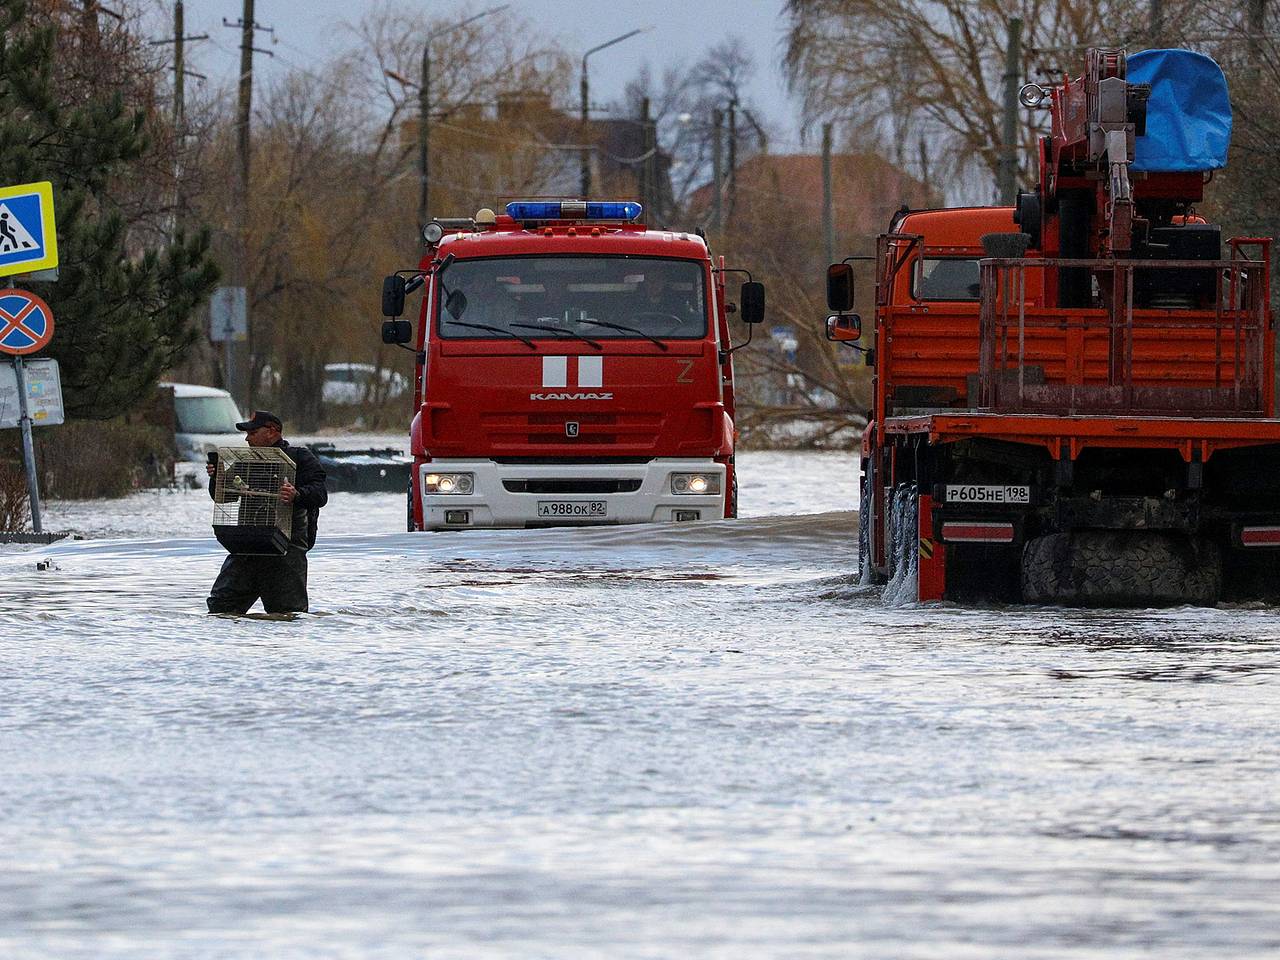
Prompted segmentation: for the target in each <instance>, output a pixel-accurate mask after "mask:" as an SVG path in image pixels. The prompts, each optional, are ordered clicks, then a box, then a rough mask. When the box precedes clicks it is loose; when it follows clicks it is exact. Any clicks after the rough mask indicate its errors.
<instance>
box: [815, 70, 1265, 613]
mask: <svg viewBox="0 0 1280 960" xmlns="http://www.w3.org/2000/svg"><path fill="white" fill-rule="evenodd" d="M1020 98H1021V100H1022V103H1023V105H1024V106H1028V107H1033V106H1041V107H1048V109H1049V110H1050V112H1051V133H1050V135H1048V136H1045V137H1043V138H1042V139H1041V141H1040V146H1039V154H1040V156H1039V182H1038V185H1037V188H1036V190H1035V191H1034V192H1027V193H1022V194H1020V195H1019V196H1018V198H1017V203H1016V205H1015V206H1013V207H987V208H959V209H944V210H924V211H915V212H910V211H906V210H904V211H902V212H900V213H899V214H897V215H896V216H895V217H894V219H893V221H892V222H891V224H890V227H889V230H888V232H887V233H886V234H884V235H882V236H881V237H879V239H878V242H877V250H876V254H875V258H874V260H875V268H876V273H875V277H876V285H875V325H874V326H875V329H874V343H873V344H870V345H867V346H858V349H862V350H864V351H865V354H866V361H867V363H868V365H869V366H871V367H872V369H873V371H874V375H873V397H874V399H873V408H872V410H871V413H870V416H869V417H868V421H869V423H868V427H867V430H866V433H865V434H864V438H863V446H862V490H861V503H860V509H861V524H860V526H861V532H860V536H859V541H860V542H859V558H860V564H861V570H862V574H861V575H862V577H863V579H864V581H869V582H886V581H887V582H890V583H891V584H894V585H895V586H894V589H895V590H896V591H897V592H898V593H899V594H900V595H902V594H905V595H908V596H911V595H914V596H916V597H918V599H920V600H922V601H925V600H974V599H978V600H981V599H994V600H1009V601H1018V600H1023V601H1025V602H1029V603H1053V604H1068V605H1082V606H1154V605H1173V604H1183V603H1187V604H1196V605H1212V604H1215V603H1217V602H1218V601H1219V600H1224V599H1225V600H1232V599H1255V598H1262V599H1265V598H1268V597H1270V596H1271V595H1272V594H1274V593H1277V592H1280V420H1277V419H1276V410H1275V389H1274V379H1275V369H1274V367H1275V365H1274V357H1275V336H1274V330H1273V327H1272V316H1271V309H1270V296H1269V286H1270V240H1269V239H1262V238H1251V237H1241V238H1234V239H1230V240H1229V241H1227V243H1226V245H1225V249H1224V247H1223V243H1222V238H1221V231H1220V229H1219V227H1218V226H1216V225H1214V224H1211V223H1207V222H1206V221H1205V220H1204V219H1203V218H1202V217H1201V216H1199V215H1198V214H1197V213H1196V211H1195V205H1196V204H1197V203H1199V202H1201V201H1202V200H1203V196H1204V187H1205V184H1207V183H1208V182H1209V180H1210V179H1211V178H1212V174H1213V171H1214V170H1215V169H1218V168H1220V167H1222V166H1223V165H1224V164H1225V159H1226V150H1227V142H1228V140H1229V136H1230V124H1231V118H1230V117H1231V115H1230V106H1229V102H1228V100H1227V92H1226V81H1225V79H1224V77H1223V75H1222V72H1221V70H1220V69H1219V67H1218V65H1217V64H1216V63H1214V62H1213V61H1212V60H1210V59H1209V58H1208V57H1204V56H1202V55H1200V54H1196V53H1193V52H1190V51H1186V50H1151V51H1144V52H1143V53H1139V54H1135V55H1133V56H1131V57H1126V55H1125V53H1124V52H1123V51H1120V50H1103V49H1095V50H1090V51H1088V54H1087V62H1086V66H1085V71H1084V74H1083V76H1081V77H1079V78H1073V79H1068V80H1064V82H1063V83H1061V84H1060V85H1057V86H1054V87H1050V88H1042V87H1039V86H1036V85H1032V84H1028V85H1027V86H1026V87H1024V88H1023V90H1022V92H1021V95H1020ZM852 259H854V258H850V260H852ZM850 260H846V261H844V262H843V263H840V264H834V265H832V266H831V267H830V268H829V270H828V273H827V297H828V303H829V306H830V307H831V309H832V310H833V311H834V312H835V313H836V315H835V316H831V317H828V319H827V336H828V338H829V339H832V340H836V341H844V342H846V343H849V344H851V345H855V344H856V341H858V340H860V339H861V333H862V331H861V320H860V318H859V317H858V316H857V315H854V314H851V313H849V312H848V311H850V310H852V307H853V272H852V271H853V268H852V264H851V262H850Z"/></svg>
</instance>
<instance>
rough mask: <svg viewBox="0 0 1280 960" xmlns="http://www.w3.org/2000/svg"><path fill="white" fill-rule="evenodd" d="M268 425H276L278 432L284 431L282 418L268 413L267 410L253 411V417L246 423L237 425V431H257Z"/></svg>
mask: <svg viewBox="0 0 1280 960" xmlns="http://www.w3.org/2000/svg"><path fill="white" fill-rule="evenodd" d="M267 424H272V425H274V426H275V428H276V429H277V430H283V429H284V424H283V423H281V422H280V418H279V417H277V416H276V415H275V414H274V413H267V411H265V410H255V411H253V416H252V417H250V418H249V419H248V420H246V421H244V423H237V424H236V429H237V430H244V431H249V430H257V429H258V428H259V427H265V426H266V425H267Z"/></svg>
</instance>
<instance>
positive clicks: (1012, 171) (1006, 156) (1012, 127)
mask: <svg viewBox="0 0 1280 960" xmlns="http://www.w3.org/2000/svg"><path fill="white" fill-rule="evenodd" d="M1021 75H1022V20H1021V19H1020V18H1019V17H1010V18H1009V43H1008V46H1007V47H1006V48H1005V57H1004V125H1003V129H1002V130H1001V140H1002V141H1003V142H1002V143H1001V145H1000V181H999V184H998V187H999V192H1000V202H1001V203H1002V204H1004V205H1005V206H1013V203H1014V201H1015V200H1017V197H1018V87H1019V86H1020V84H1019V79H1020V77H1021Z"/></svg>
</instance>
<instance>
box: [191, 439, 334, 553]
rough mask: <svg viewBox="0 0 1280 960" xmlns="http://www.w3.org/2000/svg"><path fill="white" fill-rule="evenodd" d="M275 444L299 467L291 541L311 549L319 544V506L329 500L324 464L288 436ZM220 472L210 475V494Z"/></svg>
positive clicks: (295, 544)
mask: <svg viewBox="0 0 1280 960" xmlns="http://www.w3.org/2000/svg"><path fill="white" fill-rule="evenodd" d="M272 446H274V447H278V448H279V449H281V450H283V451H284V452H285V454H286V455H288V457H289V459H290V460H292V461H293V463H294V466H295V467H296V471H295V474H294V481H293V485H294V487H295V488H296V489H297V491H298V495H297V496H296V497H294V499H293V533H292V536H290V538H289V542H290V544H292V545H293V546H295V547H300V548H302V549H303V550H309V549H311V548H312V547H314V546H315V545H316V526H317V524H318V522H319V519H320V508H321V507H323V506H324V505H325V504H326V503H328V502H329V491H328V490H327V489H326V488H325V485H324V480H325V472H324V467H322V466H320V461H319V460H317V459H316V455H315V454H314V453H312V452H311V451H310V450H308V449H307V448H306V447H291V446H289V441H288V440H283V439H281V440H277V441H276V442H275V443H274V444H272ZM216 480H217V475H216V474H215V475H214V476H212V477H210V478H209V496H211V497H212V496H213V485H214V482H215V481H216Z"/></svg>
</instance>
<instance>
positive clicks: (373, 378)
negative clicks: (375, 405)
mask: <svg viewBox="0 0 1280 960" xmlns="http://www.w3.org/2000/svg"><path fill="white" fill-rule="evenodd" d="M408 389H409V381H408V379H407V378H406V377H405V376H404V375H403V374H400V373H396V372H395V371H394V370H379V369H378V368H377V367H375V366H374V365H373V364H371V363H326V364H325V365H324V387H323V389H322V391H321V394H320V397H321V399H322V400H323V401H324V402H325V403H332V404H337V405H346V404H355V403H368V402H369V401H370V400H376V399H385V400H394V399H395V398H396V397H399V396H401V395H403V394H404V393H405V391H407V390H408Z"/></svg>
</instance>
